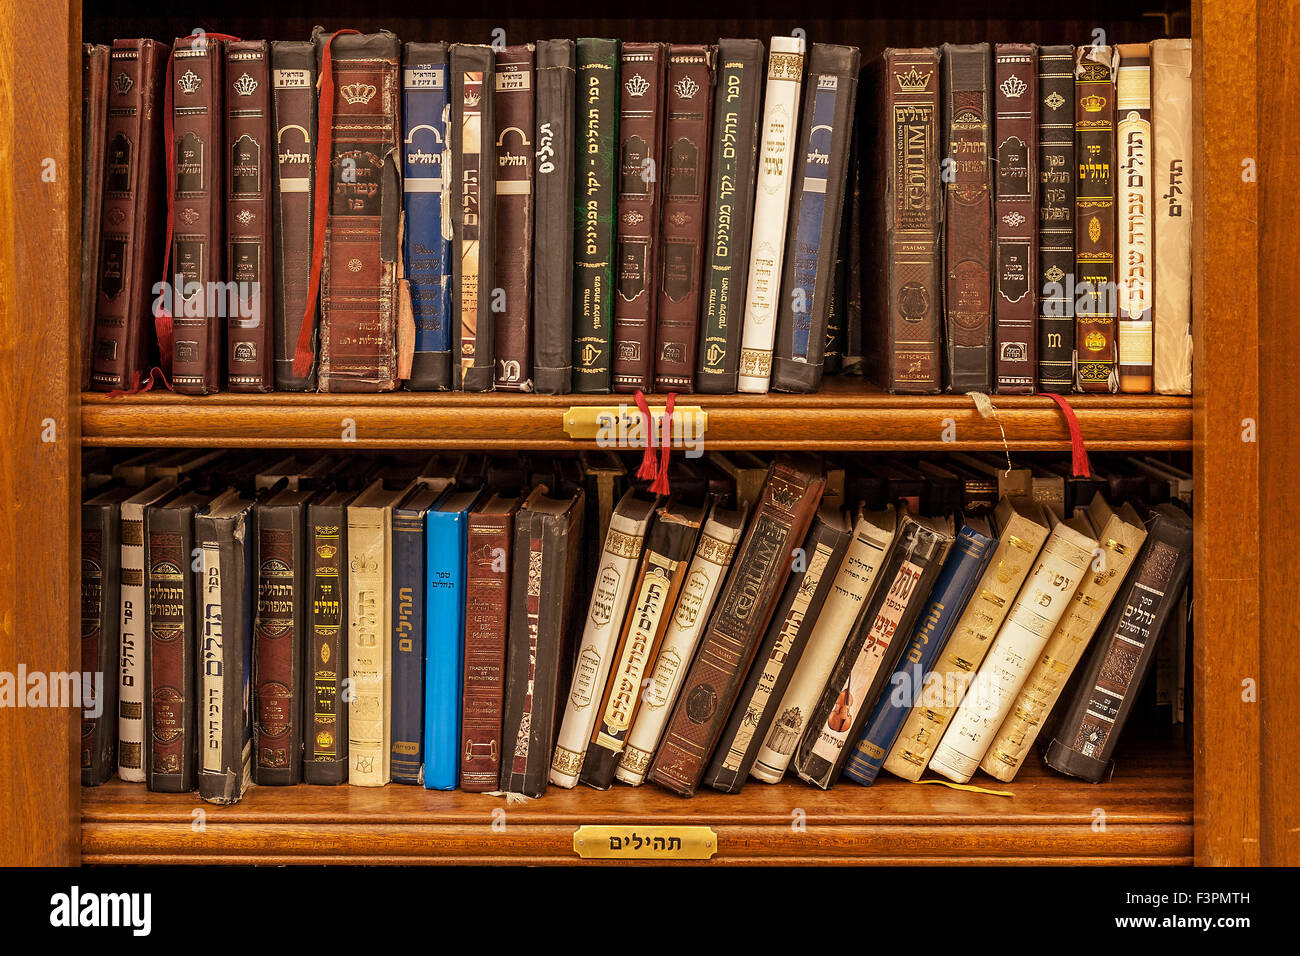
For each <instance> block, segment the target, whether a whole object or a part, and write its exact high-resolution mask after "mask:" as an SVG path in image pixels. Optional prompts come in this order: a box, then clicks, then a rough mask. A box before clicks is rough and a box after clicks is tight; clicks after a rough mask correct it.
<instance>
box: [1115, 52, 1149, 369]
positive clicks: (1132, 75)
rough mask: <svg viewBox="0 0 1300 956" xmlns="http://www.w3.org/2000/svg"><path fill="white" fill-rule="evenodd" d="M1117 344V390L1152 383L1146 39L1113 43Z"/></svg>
mask: <svg viewBox="0 0 1300 956" xmlns="http://www.w3.org/2000/svg"><path fill="white" fill-rule="evenodd" d="M1115 55H1116V58H1117V60H1118V62H1119V69H1118V71H1117V72H1116V77H1115V120H1116V122H1115V162H1116V164H1117V166H1116V169H1115V177H1116V178H1115V183H1116V193H1117V196H1116V205H1115V218H1116V220H1117V224H1116V230H1115V232H1116V247H1115V262H1116V275H1115V282H1116V290H1115V291H1116V294H1117V297H1118V300H1119V301H1118V306H1119V312H1118V315H1117V316H1116V342H1117V345H1118V348H1119V390H1120V391H1121V392H1150V391H1151V389H1152V386H1153V384H1154V383H1153V372H1152V356H1153V353H1154V340H1153V333H1152V324H1151V322H1152V314H1153V311H1152V310H1153V307H1154V305H1155V295H1154V289H1155V286H1154V280H1155V237H1154V236H1153V235H1152V221H1153V220H1152V202H1153V200H1154V195H1153V193H1152V188H1151V187H1152V181H1153V180H1154V178H1155V173H1156V166H1155V163H1154V162H1153V160H1154V157H1153V156H1152V150H1153V149H1154V143H1153V142H1152V139H1153V137H1152V135H1151V49H1150V47H1149V46H1148V45H1147V44H1145V43H1121V44H1119V45H1118V46H1116V47H1115Z"/></svg>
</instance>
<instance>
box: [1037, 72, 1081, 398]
mask: <svg viewBox="0 0 1300 956" xmlns="http://www.w3.org/2000/svg"><path fill="white" fill-rule="evenodd" d="M1075 174H1076V167H1075V161H1074V47H1072V46H1041V47H1039V48H1038V302H1039V311H1038V388H1039V391H1043V392H1056V393H1058V394H1069V393H1070V392H1071V391H1073V390H1074V296H1073V295H1072V294H1071V290H1072V282H1071V277H1072V276H1073V275H1074V180H1075Z"/></svg>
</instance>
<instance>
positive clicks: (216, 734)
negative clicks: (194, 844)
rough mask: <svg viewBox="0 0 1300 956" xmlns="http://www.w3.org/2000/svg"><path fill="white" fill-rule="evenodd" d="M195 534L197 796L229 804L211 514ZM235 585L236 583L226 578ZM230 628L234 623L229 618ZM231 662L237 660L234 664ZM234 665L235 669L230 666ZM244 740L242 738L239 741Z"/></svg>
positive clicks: (217, 557)
mask: <svg viewBox="0 0 1300 956" xmlns="http://www.w3.org/2000/svg"><path fill="white" fill-rule="evenodd" d="M194 537H195V540H196V541H197V542H198V545H199V552H200V556H199V562H200V567H199V581H200V584H199V588H198V614H199V618H198V628H199V630H200V636H199V655H198V656H199V662H200V665H201V667H200V670H199V679H198V687H197V688H196V689H197V691H198V699H199V706H198V714H199V728H198V729H199V744H198V746H199V762H198V784H199V796H200V797H202V798H203V799H204V800H208V801H210V802H213V803H230V802H232V801H231V800H230V799H229V798H228V797H225V796H224V794H225V791H226V779H225V774H224V772H223V771H224V769H225V768H226V766H228V765H227V763H226V760H225V758H226V756H227V753H226V749H227V747H229V746H230V745H231V744H232V743H233V741H232V740H231V739H230V737H229V736H227V733H226V731H227V726H226V724H227V720H226V711H227V707H228V705H229V704H230V703H231V700H230V698H228V697H226V682H225V678H224V676H223V675H224V672H225V669H226V665H227V663H228V662H227V644H226V640H225V629H226V628H225V625H226V618H225V614H224V613H223V612H224V608H223V606H222V567H221V545H220V543H219V542H218V540H217V532H216V523H215V521H214V520H213V519H212V518H208V517H204V516H200V517H197V518H195V519H194ZM226 586H227V587H232V586H233V582H228V583H227V585H226ZM230 624H231V625H232V628H231V629H232V630H234V629H235V622H234V621H231V622H230ZM230 663H233V662H230ZM231 669H232V670H233V669H234V668H233V667H232V668H231ZM241 743H242V741H241Z"/></svg>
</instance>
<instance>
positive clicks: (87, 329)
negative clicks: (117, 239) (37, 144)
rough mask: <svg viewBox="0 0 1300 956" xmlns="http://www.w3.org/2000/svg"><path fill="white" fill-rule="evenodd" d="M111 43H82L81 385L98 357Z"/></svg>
mask: <svg viewBox="0 0 1300 956" xmlns="http://www.w3.org/2000/svg"><path fill="white" fill-rule="evenodd" d="M109 52H110V51H109V48H108V47H106V46H105V45H104V44H102V43H84V44H82V47H81V302H80V303H79V304H80V307H81V341H80V351H81V389H82V391H86V390H87V389H89V388H90V369H91V364H92V363H93V361H94V341H95V288H96V286H97V284H98V282H99V226H100V223H101V221H102V218H101V217H102V216H103V214H104V168H105V167H104V157H105V148H104V144H105V142H106V139H105V135H104V134H105V131H106V130H107V128H108V72H109Z"/></svg>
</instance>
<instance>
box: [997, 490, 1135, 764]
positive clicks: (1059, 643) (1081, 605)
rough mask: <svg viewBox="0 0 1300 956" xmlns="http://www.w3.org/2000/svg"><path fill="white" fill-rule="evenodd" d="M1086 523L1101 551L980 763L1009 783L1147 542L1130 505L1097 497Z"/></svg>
mask: <svg viewBox="0 0 1300 956" xmlns="http://www.w3.org/2000/svg"><path fill="white" fill-rule="evenodd" d="M1088 520H1089V522H1090V523H1091V524H1092V526H1093V527H1094V528H1099V529H1101V534H1100V538H1099V541H1100V545H1101V547H1100V552H1099V553H1098V554H1097V555H1096V556H1095V557H1094V558H1093V561H1092V564H1091V565H1090V566H1089V568H1088V574H1087V576H1086V577H1085V578H1084V579H1083V583H1082V584H1080V585H1079V589H1078V590H1077V591H1075V592H1074V598H1073V599H1072V600H1071V601H1070V603H1069V605H1068V606H1067V607H1066V610H1065V616H1064V617H1062V618H1061V622H1060V623H1059V624H1057V625H1056V630H1054V631H1053V632H1052V636H1051V637H1050V638H1049V639H1048V641H1047V647H1046V648H1044V650H1043V653H1042V655H1041V656H1040V657H1039V658H1038V663H1036V664H1035V665H1034V666H1033V669H1032V670H1030V672H1029V676H1028V677H1027V678H1026V679H1025V686H1024V687H1022V688H1021V689H1020V694H1019V695H1018V696H1017V697H1016V699H1015V702H1014V703H1013V704H1012V705H1011V711H1010V713H1008V714H1007V717H1006V719H1005V720H1004V721H1003V722H1002V726H1001V727H999V728H998V732H997V733H996V734H994V735H993V743H992V744H991V745H990V746H989V752H988V753H987V754H985V755H984V760H983V762H981V763H980V769H981V770H983V771H984V772H985V773H987V774H989V775H990V776H993V777H996V778H997V779H999V780H1003V781H1006V782H1008V783H1009V782H1010V781H1011V780H1012V779H1014V778H1015V776H1016V771H1018V770H1019V769H1020V766H1021V764H1022V763H1023V762H1024V759H1025V756H1026V754H1028V753H1029V750H1030V748H1031V747H1033V745H1034V741H1035V740H1036V739H1037V737H1038V732H1039V730H1041V729H1042V725H1043V718H1045V717H1046V716H1047V715H1048V714H1049V713H1051V710H1052V705H1053V704H1055V703H1056V700H1057V698H1058V697H1060V696H1061V691H1062V690H1063V689H1064V688H1065V684H1066V682H1067V681H1068V680H1069V679H1070V675H1071V674H1073V673H1074V668H1075V665H1076V664H1078V663H1079V660H1080V659H1081V658H1082V657H1083V652H1084V651H1085V650H1086V649H1087V647H1088V643H1089V642H1090V641H1091V640H1092V636H1093V634H1095V633H1096V631H1097V626H1098V625H1099V624H1100V623H1101V619H1102V618H1103V617H1105V616H1106V610H1107V608H1109V607H1110V603H1111V601H1112V600H1113V599H1114V597H1115V593H1116V592H1117V591H1118V590H1119V586H1120V583H1121V582H1122V581H1123V580H1124V577H1125V575H1127V574H1128V570H1129V568H1130V567H1131V566H1132V564H1133V559H1134V558H1136V557H1137V553H1138V549H1139V548H1141V547H1142V542H1143V541H1144V540H1146V536H1147V532H1146V528H1144V527H1143V526H1142V519H1141V518H1139V517H1138V514H1137V512H1136V511H1134V510H1133V506H1132V505H1128V504H1126V505H1124V507H1123V508H1121V509H1120V510H1119V511H1118V512H1116V511H1113V510H1112V509H1111V507H1110V506H1109V505H1108V504H1106V502H1105V500H1104V499H1103V498H1102V497H1101V495H1097V496H1096V497H1095V498H1094V499H1093V500H1092V504H1091V505H1089V506H1088Z"/></svg>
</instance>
